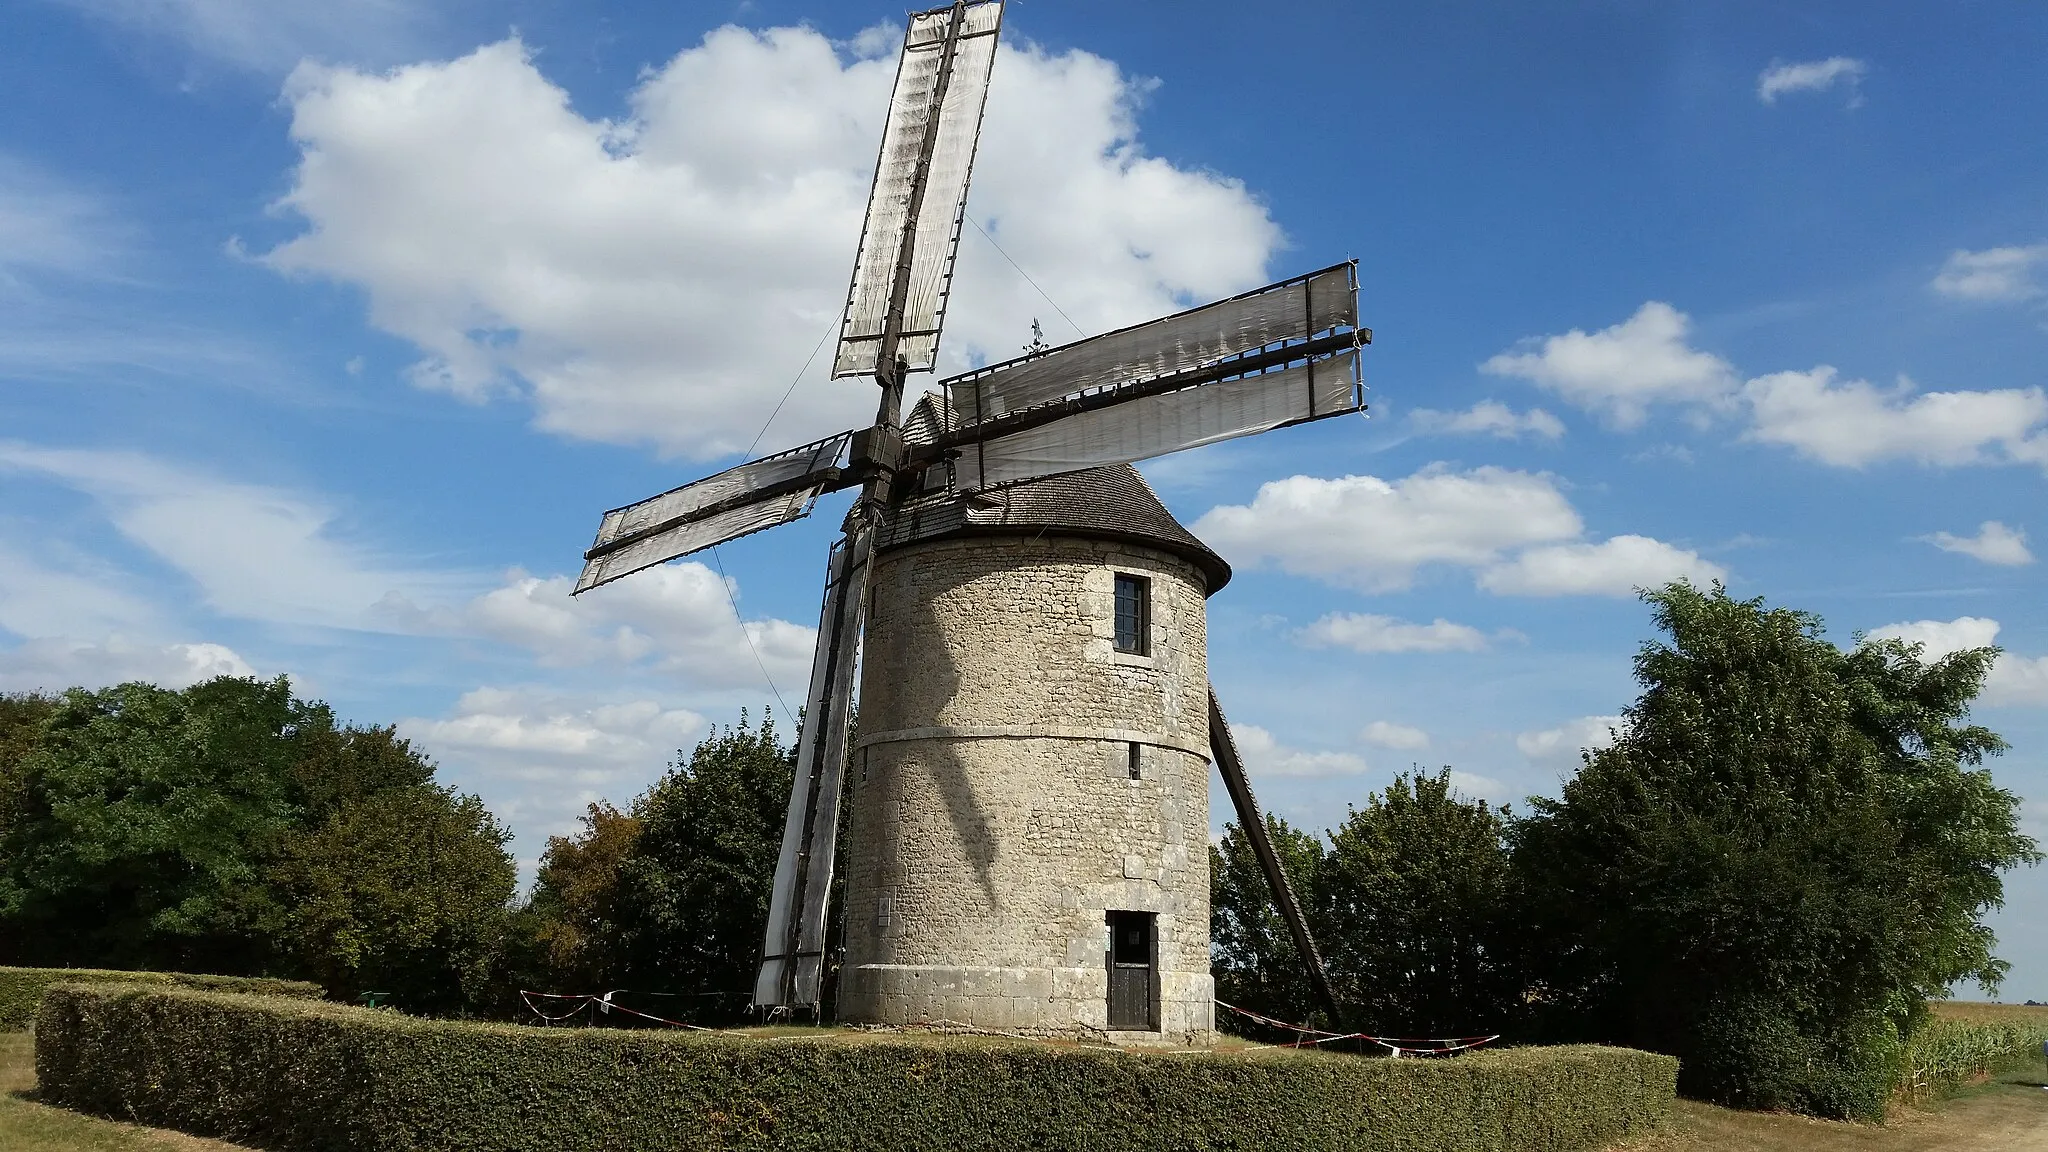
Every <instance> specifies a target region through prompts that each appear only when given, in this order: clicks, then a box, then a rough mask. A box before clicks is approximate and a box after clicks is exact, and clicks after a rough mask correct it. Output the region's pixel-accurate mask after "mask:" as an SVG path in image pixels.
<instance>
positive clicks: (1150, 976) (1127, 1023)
mask: <svg viewBox="0 0 2048 1152" xmlns="http://www.w3.org/2000/svg"><path fill="white" fill-rule="evenodd" d="M1108 920H1109V1026H1110V1027H1111V1028H1113V1029H1118V1030H1121V1031H1137V1032H1156V1031H1158V1029H1159V1024H1158V1021H1157V1020H1156V1019H1154V1013H1153V1000H1154V992H1155V991H1156V989H1157V987H1158V967H1159V960H1158V957H1159V948H1158V939H1157V937H1158V933H1157V925H1158V920H1159V918H1158V916H1157V915H1156V914H1154V913H1151V912H1118V911H1111V912H1110V913H1109V914H1108Z"/></svg>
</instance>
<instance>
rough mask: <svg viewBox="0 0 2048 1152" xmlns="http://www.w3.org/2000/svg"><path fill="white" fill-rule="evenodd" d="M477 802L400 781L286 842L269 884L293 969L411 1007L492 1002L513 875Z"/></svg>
mask: <svg viewBox="0 0 2048 1152" xmlns="http://www.w3.org/2000/svg"><path fill="white" fill-rule="evenodd" d="M510 839H511V833H509V832H507V831H506V830H505V829H504V827H503V826H501V825H500V824H499V823H498V822H497V820H496V818H494V817H493V816H492V815H491V813H490V811H489V810H488V809H486V808H485V807H484V804H483V801H482V800H479V799H478V798H477V797H475V796H466V795H463V794H461V793H458V792H456V791H454V790H453V789H449V788H442V787H438V786H436V785H433V784H427V783H420V784H399V785H396V786H387V787H381V788H377V789H374V790H371V791H367V792H364V793H361V794H359V795H354V796H349V797H346V798H344V799H341V800H340V801H338V802H337V803H336V804H335V805H334V806H333V807H332V808H331V809H330V810H329V812H328V813H327V816H326V818H325V819H324V820H323V821H321V822H320V823H319V824H317V825H315V826H313V827H311V828H309V829H307V830H305V831H304V832H302V833H299V834H297V835H295V836H293V837H291V838H290V839H289V841H288V843H287V844H286V845H285V847H284V849H283V851H282V852H281V854H280V858H279V860H278V861H277V862H276V863H275V865H274V866H273V867H272V870H271V875H270V877H269V882H270V884H271V885H272V886H273V887H274V889H275V891H276V893H277V900H276V903H277V905H278V906H279V907H280V908H281V909H283V911H282V913H281V914H280V915H278V916H277V918H276V920H275V927H276V929H277V930H278V934H279V937H280V938H281V939H282V940H283V941H285V942H286V947H287V948H288V949H289V958H290V960H291V961H292V962H293V963H292V969H293V971H294V972H295V973H296V974H297V975H300V976H303V977H306V978H309V979H313V980H318V981H319V982H320V983H322V984H324V985H326V986H327V987H328V989H329V990H330V991H332V992H335V993H337V994H339V995H340V996H342V997H343V998H352V997H354V996H355V995H357V994H358V993H362V992H369V991H377V992H387V993H390V994H391V995H392V997H393V998H394V1000H395V1001H396V1003H397V1004H398V1005H399V1006H400V1007H403V1008H406V1009H407V1010H410V1011H415V1012H437V1013H446V1012H451V1011H456V1010H459V1009H461V1008H463V1007H464V1006H466V1005H476V1004H479V1003H482V1002H484V1001H485V1000H486V999H488V998H489V997H490V994H491V991H492V990H491V988H490V983H491V980H492V978H493V977H494V975H495V974H496V972H497V969H498V967H499V960H500V957H501V955H502V953H503V950H504V931H505V920H506V906H507V905H508V904H509V903H510V902H511V899H512V895H513V891H514V889H515V887H516V886H517V882H518V872H517V869H516V868H515V867H514V865H513V862H512V858H511V856H510V855H509V854H508V853H507V852H506V851H505V844H506V842H507V841H508V840H510Z"/></svg>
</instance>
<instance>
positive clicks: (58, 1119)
mask: <svg viewBox="0 0 2048 1152" xmlns="http://www.w3.org/2000/svg"><path fill="white" fill-rule="evenodd" d="M35 1084H36V1057H35V1045H34V1041H33V1034H32V1033H28V1032H0V1149H5V1150H6V1152H243V1150H242V1149H241V1148H240V1147H239V1146H238V1145H234V1144H223V1143H221V1142H220V1141H218V1140H201V1139H200V1138H199V1137H197V1136H187V1135H185V1134H184V1133H182V1132H166V1131H164V1130H163V1129H161V1128H144V1127H142V1126H140V1125H137V1124H120V1123H116V1122H114V1121H112V1120H100V1119H96V1118H94V1117H91V1116H81V1115H79V1114H78V1113H76V1112H67V1111H65V1110H64V1109H62V1108H52V1107H50V1106H49V1105H47V1104H38V1103H36V1101H35V1099H34V1093H33V1091H32V1090H33V1089H34V1088H35Z"/></svg>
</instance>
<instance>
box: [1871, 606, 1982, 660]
mask: <svg viewBox="0 0 2048 1152" xmlns="http://www.w3.org/2000/svg"><path fill="white" fill-rule="evenodd" d="M1869 635H1870V638H1871V639H1872V640H1904V641H1905V642H1906V643H1908V644H1918V645H1920V646H1921V652H1920V658H1921V659H1922V660H1928V661H1933V660H1939V659H1941V658H1942V657H1944V656H1947V655H1950V654H1951V653H1955V652H1961V651H1963V650H1964V649H1966V648H1989V647H1991V646H1992V645H1994V644H1996V643H1998V621H1996V620H1990V619H1986V618H1985V617H1982V616H1958V617H1956V618H1955V619H1954V620H1912V621H1908V622H1906V623H1902V624H1886V625H1885V626H1883V627H1882V628H1872V629H1871V630H1870V634H1869Z"/></svg>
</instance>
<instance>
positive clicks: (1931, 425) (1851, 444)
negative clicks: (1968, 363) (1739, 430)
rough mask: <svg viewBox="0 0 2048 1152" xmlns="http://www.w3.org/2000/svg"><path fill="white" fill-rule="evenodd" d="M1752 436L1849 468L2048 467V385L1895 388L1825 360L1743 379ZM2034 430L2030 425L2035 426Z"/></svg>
mask: <svg viewBox="0 0 2048 1152" xmlns="http://www.w3.org/2000/svg"><path fill="white" fill-rule="evenodd" d="M1743 395H1744V397H1745V398H1746V399H1747V400H1748V401H1749V403H1750V406H1751V409H1752V411H1753V414H1754V423H1753V425H1752V427H1751V428H1750V430H1749V431H1748V432H1747V433H1746V437H1747V438H1748V439H1752V440H1760V441H1764V442H1766V443H1772V444H1783V445H1786V446H1788V447H1791V448H1792V449H1794V450H1795V451H1797V452H1799V453H1801V454H1802V455H1805V456H1809V457H1811V458H1813V459H1816V460H1819V461H1821V462H1822V463H1824V464H1833V465H1836V466H1839V467H1845V468H1860V467H1863V466H1864V465H1867V464H1873V463H1876V462H1878V461H1882V460H1910V461H1913V462H1916V463H1920V464H1929V465H1937V466H1955V465H1962V464H1988V463H2002V462H2013V463H2021V462H2030V463H2037V464H2041V465H2043V466H2044V467H2048V430H2037V429H2039V426H2040V425H2042V424H2043V423H2048V395H2043V394H2042V391H2041V389H2039V388H2027V389H2019V388H2005V389H1998V390H1995V391H1986V392H1921V393H1915V392H1914V391H1913V390H1912V385H1911V384H1910V382H1907V381H1904V380H1902V381H1901V382H1900V386H1899V387H1898V388H1896V389H1893V390H1891V391H1890V392H1883V391H1879V390H1878V389H1877V388H1876V387H1874V386H1872V385H1871V383H1870V382H1869V381H1867V380H1849V381H1846V382H1843V383H1839V384H1838V383H1836V382H1835V370H1834V369H1833V368H1831V367H1828V366H1826V365H1822V366H1820V367H1818V368H1815V369H1813V370H1811V371H1808V372H1777V373H1773V374H1771V375H1769V376H1759V377H1757V378H1756V379H1754V380H1751V381H1750V382H1749V383H1748V384H1747V385H1745V386H1744V388H1743ZM2029 433H2032V435H2029Z"/></svg>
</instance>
